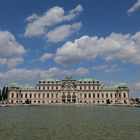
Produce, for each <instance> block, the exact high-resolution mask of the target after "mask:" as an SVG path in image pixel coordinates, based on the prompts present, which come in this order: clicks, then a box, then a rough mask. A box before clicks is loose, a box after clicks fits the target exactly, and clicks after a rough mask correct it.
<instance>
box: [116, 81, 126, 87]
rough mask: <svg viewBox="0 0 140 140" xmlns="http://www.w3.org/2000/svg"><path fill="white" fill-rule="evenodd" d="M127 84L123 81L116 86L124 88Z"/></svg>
mask: <svg viewBox="0 0 140 140" xmlns="http://www.w3.org/2000/svg"><path fill="white" fill-rule="evenodd" d="M126 87H127V84H126V83H125V82H121V83H118V88H126Z"/></svg>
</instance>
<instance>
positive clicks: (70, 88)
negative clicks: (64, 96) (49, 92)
mask: <svg viewBox="0 0 140 140" xmlns="http://www.w3.org/2000/svg"><path fill="white" fill-rule="evenodd" d="M63 90H69V91H70V90H75V88H74V87H73V86H70V85H68V86H65V87H64V88H63Z"/></svg>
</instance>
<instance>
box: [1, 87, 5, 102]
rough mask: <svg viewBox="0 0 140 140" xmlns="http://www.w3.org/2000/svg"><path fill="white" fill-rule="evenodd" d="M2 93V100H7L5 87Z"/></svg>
mask: <svg viewBox="0 0 140 140" xmlns="http://www.w3.org/2000/svg"><path fill="white" fill-rule="evenodd" d="M1 94H2V100H5V87H3V89H2V93H1Z"/></svg>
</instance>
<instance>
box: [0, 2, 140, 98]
mask: <svg viewBox="0 0 140 140" xmlns="http://www.w3.org/2000/svg"><path fill="white" fill-rule="evenodd" d="M65 76H73V78H74V79H79V78H84V77H88V78H96V79H98V80H100V81H101V83H102V84H116V83H118V82H126V83H127V84H128V86H129V89H130V96H131V97H140V0H70V1H68V0H45V1H43V0H42V1H41V0H36V1H34V0H30V1H27V0H24V1H23V0H12V1H9V0H1V1H0V87H1V88H2V87H3V86H9V85H10V84H11V83H12V82H18V83H20V84H23V85H35V84H36V82H37V81H38V80H39V79H44V78H49V77H52V78H59V79H63V78H65Z"/></svg>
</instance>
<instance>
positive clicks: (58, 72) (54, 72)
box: [45, 67, 89, 77]
mask: <svg viewBox="0 0 140 140" xmlns="http://www.w3.org/2000/svg"><path fill="white" fill-rule="evenodd" d="M87 73H89V71H88V69H86V68H82V67H80V68H78V69H76V70H73V69H71V70H65V69H61V68H58V67H53V68H50V69H48V70H47V71H46V73H45V74H46V76H47V77H57V76H67V75H84V74H87Z"/></svg>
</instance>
